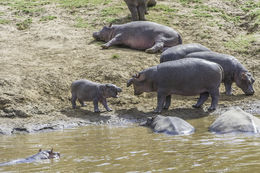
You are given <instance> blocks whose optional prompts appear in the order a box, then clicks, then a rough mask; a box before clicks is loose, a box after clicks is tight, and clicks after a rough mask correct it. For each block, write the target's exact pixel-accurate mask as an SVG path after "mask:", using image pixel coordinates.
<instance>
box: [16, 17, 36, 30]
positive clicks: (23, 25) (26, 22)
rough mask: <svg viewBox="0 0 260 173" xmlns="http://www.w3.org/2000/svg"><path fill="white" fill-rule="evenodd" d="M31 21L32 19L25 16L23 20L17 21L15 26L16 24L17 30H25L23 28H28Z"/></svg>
mask: <svg viewBox="0 0 260 173" xmlns="http://www.w3.org/2000/svg"><path fill="white" fill-rule="evenodd" d="M31 23H32V19H31V18H27V19H25V20H24V21H22V22H20V23H17V24H16V26H17V29H18V30H25V29H28V28H29V27H30V25H31Z"/></svg>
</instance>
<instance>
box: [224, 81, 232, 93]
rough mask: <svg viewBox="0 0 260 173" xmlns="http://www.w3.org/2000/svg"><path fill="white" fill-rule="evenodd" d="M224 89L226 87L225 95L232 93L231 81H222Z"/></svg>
mask: <svg viewBox="0 0 260 173" xmlns="http://www.w3.org/2000/svg"><path fill="white" fill-rule="evenodd" d="M224 85H225V89H226V95H229V96H230V95H232V88H231V86H232V81H224Z"/></svg>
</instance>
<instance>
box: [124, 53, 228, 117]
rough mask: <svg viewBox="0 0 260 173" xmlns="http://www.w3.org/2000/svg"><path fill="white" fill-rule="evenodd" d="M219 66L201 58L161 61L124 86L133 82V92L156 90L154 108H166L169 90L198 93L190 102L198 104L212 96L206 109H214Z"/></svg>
mask: <svg viewBox="0 0 260 173" xmlns="http://www.w3.org/2000/svg"><path fill="white" fill-rule="evenodd" d="M222 76H223V69H222V67H221V66H220V65H219V64H216V63H213V62H209V61H206V60H202V59H196V58H190V59H181V60H177V61H169V62H164V63H161V64H159V65H157V66H153V67H150V68H148V69H146V70H143V71H142V72H139V73H138V74H137V75H135V76H133V78H131V79H130V80H128V82H127V87H129V86H130V85H131V84H133V85H134V94H135V95H140V94H142V93H143V92H157V108H156V109H155V110H154V112H161V111H162V109H163V108H164V109H168V108H169V106H170V103H171V94H178V95H184V96H193V95H197V94H200V98H199V100H198V102H197V103H196V104H195V105H193V107H195V108H199V107H200V106H201V105H202V104H203V103H204V102H205V101H206V100H207V99H208V96H209V95H210V96H211V98H212V101H211V106H210V107H209V108H208V110H209V111H212V110H215V109H216V107H217V104H218V98H219V85H220V83H221V81H222Z"/></svg>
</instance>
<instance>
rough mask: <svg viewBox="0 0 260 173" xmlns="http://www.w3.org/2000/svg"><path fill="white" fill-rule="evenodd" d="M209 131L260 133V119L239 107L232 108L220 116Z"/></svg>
mask: <svg viewBox="0 0 260 173" xmlns="http://www.w3.org/2000/svg"><path fill="white" fill-rule="evenodd" d="M209 130H210V131H211V132H216V133H234V132H244V133H260V119H259V118H257V117H255V116H253V115H251V114H249V113H247V112H244V111H243V110H242V109H240V108H239V107H236V108H231V109H230V110H229V111H227V112H225V113H223V114H222V115H220V116H219V117H218V118H217V119H216V120H215V121H214V123H213V124H212V125H211V126H210V128H209Z"/></svg>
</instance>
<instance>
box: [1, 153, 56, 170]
mask: <svg viewBox="0 0 260 173" xmlns="http://www.w3.org/2000/svg"><path fill="white" fill-rule="evenodd" d="M55 158H60V153H58V152H53V149H51V150H42V149H40V150H39V152H38V153H37V154H35V155H32V156H30V157H27V158H25V159H17V160H12V161H9V162H4V163H0V166H8V165H15V164H20V163H32V162H37V161H40V160H45V159H55Z"/></svg>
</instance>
